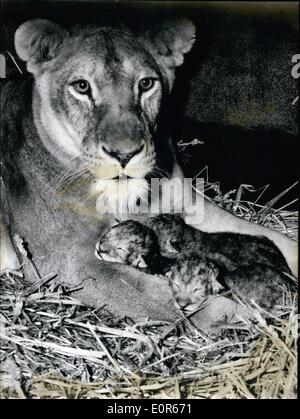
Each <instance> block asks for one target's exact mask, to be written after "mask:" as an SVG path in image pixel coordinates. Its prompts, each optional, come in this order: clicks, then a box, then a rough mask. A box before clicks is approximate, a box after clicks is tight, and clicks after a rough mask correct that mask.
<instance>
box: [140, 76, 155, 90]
mask: <svg viewBox="0 0 300 419" xmlns="http://www.w3.org/2000/svg"><path fill="white" fill-rule="evenodd" d="M154 82H155V80H154V79H152V78H151V77H145V78H144V79H141V80H140V82H139V89H140V91H141V92H147V90H150V89H152V87H153V86H154Z"/></svg>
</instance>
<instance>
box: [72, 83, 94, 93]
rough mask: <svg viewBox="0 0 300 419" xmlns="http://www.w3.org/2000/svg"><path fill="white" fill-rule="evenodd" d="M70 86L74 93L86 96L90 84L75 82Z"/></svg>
mask: <svg viewBox="0 0 300 419" xmlns="http://www.w3.org/2000/svg"><path fill="white" fill-rule="evenodd" d="M72 85H73V87H74V89H75V90H76V92H77V93H80V94H81V95H86V94H87V93H88V92H89V91H90V84H89V82H88V81H86V80H78V81H75V82H74V83H73V84H72Z"/></svg>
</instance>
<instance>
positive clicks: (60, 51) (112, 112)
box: [1, 19, 297, 321]
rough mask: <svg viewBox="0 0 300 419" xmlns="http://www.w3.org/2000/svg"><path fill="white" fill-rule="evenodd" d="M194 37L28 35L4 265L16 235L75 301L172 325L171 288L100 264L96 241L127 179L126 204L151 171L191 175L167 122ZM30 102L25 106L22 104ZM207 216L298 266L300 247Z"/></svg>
mask: <svg viewBox="0 0 300 419" xmlns="http://www.w3.org/2000/svg"><path fill="white" fill-rule="evenodd" d="M194 41H195V28H194V25H193V24H192V23H191V22H190V21H188V20H182V21H174V22H165V23H164V24H162V25H161V26H160V27H159V28H154V29H153V30H148V31H147V32H145V33H143V34H133V33H132V32H130V31H129V30H128V29H125V28H124V27H102V26H77V27H75V28H73V29H72V30H67V29H64V28H62V27H60V26H58V25H57V24H55V23H53V22H50V21H48V20H43V19H34V20H30V21H27V22H26V23H24V24H22V25H21V26H20V27H19V28H18V30H17V31H16V34H15V48H16V52H17V54H18V56H19V57H20V58H21V59H22V60H24V61H26V63H27V69H28V72H30V73H32V75H33V78H34V82H33V85H32V87H31V84H30V85H29V87H28V84H26V86H25V85H23V86H22V88H21V87H20V88H19V90H16V89H15V91H14V93H13V94H12V93H11V91H9V90H8V91H7V92H6V93H5V92H4V98H5V100H3V101H2V103H5V109H4V112H5V119H4V127H3V138H2V144H3V147H2V155H3V164H2V166H1V167H2V177H3V180H4V184H5V191H4V192H3V193H2V194H1V195H2V196H3V197H4V203H3V204H2V205H3V206H4V207H5V210H6V214H5V216H4V221H5V223H6V226H5V227H3V235H2V236H3V237H2V245H1V251H2V256H6V257H7V258H8V259H6V261H5V260H2V267H8V266H9V264H10V261H11V263H12V264H14V263H15V262H16V259H15V256H14V253H13V252H12V250H13V247H12V244H11V243H9V240H8V235H7V234H5V232H6V231H8V233H9V234H14V233H18V234H20V235H21V236H22V237H24V239H25V240H26V241H27V242H28V243H29V247H30V250H31V252H32V254H33V255H34V258H35V261H36V265H37V266H38V269H39V272H40V274H41V275H45V274H49V273H51V272H53V273H57V274H58V275H59V277H60V278H61V281H63V282H66V283H68V284H73V285H75V286H77V285H79V284H81V285H82V289H81V290H79V291H78V292H77V295H78V297H79V298H80V299H81V301H83V302H84V303H87V304H89V305H92V306H97V307H100V306H104V305H107V306H108V308H109V309H110V310H111V311H112V312H113V313H115V314H117V315H122V316H123V315H127V316H131V317H133V318H135V319H136V318H141V317H142V316H150V317H152V318H159V319H168V320H170V319H174V317H175V316H176V311H175V309H174V308H173V303H172V296H171V291H170V290H169V287H168V284H167V283H162V281H161V280H160V279H159V278H156V277H154V276H150V275H147V274H145V273H141V272H139V271H137V270H135V269H134V268H131V267H125V266H120V265H117V264H113V263H109V262H104V261H99V260H98V259H96V258H95V256H94V246H95V243H96V241H97V239H98V237H99V235H100V233H101V232H102V231H103V230H104V229H106V228H107V227H108V226H109V225H110V223H111V220H112V218H114V217H113V215H107V216H103V215H102V211H100V209H101V208H102V206H105V205H113V204H114V203H113V202H111V200H110V198H111V194H112V192H113V190H114V189H116V188H117V186H118V185H119V182H122V178H123V177H124V176H126V177H127V178H128V179H129V182H128V188H124V190H123V192H122V193H121V195H119V199H120V200H123V201H124V203H125V204H126V203H127V202H129V201H130V202H132V201H136V200H137V199H139V198H143V196H144V194H145V191H147V188H148V182H149V179H150V178H151V177H153V176H156V177H158V176H159V174H163V175H166V176H168V177H170V178H172V177H182V176H183V175H182V172H181V169H180V167H179V165H178V163H177V161H176V157H175V152H174V147H173V143H172V140H171V139H170V138H169V137H168V136H167V132H166V130H165V127H164V126H163V124H161V123H160V122H161V118H162V115H163V114H162V112H165V111H166V109H165V107H164V106H163V104H164V102H165V101H166V98H167V95H168V93H169V92H170V91H171V88H172V85H173V82H174V77H175V69H176V67H178V66H180V65H181V64H182V63H183V58H184V54H185V53H187V52H188V51H189V50H190V49H191V47H192V45H193V43H194ZM7 88H8V87H7ZM27 89H29V91H30V95H29V98H30V99H28V96H26V94H25V93H24V92H26V91H27ZM31 89H32V90H31ZM31 91H32V94H31ZM5 95H7V96H6V97H5ZM24 97H26V98H25V99H24ZM31 98H32V99H31ZM23 99H24V100H23ZM27 99H28V100H27ZM24 101H25V105H24V107H22V106H21V108H20V106H19V107H18V106H17V108H16V107H15V103H17V104H19V103H24ZM3 115H4V114H3ZM120 185H121V191H122V183H120ZM204 210H205V211H204V220H203V221H202V222H201V224H199V225H198V227H200V226H201V229H202V230H205V231H232V232H235V231H237V232H240V233H242V232H243V233H248V234H260V235H261V234H262V235H265V236H268V237H269V238H270V239H271V240H273V241H274V242H275V243H276V245H277V246H278V247H279V248H280V250H281V251H282V252H283V254H284V255H285V257H286V259H287V261H288V263H289V265H290V267H291V269H292V270H293V271H294V272H295V271H296V258H297V253H296V243H294V242H292V241H291V240H288V239H287V238H286V237H284V236H282V235H280V234H278V233H276V232H274V231H271V230H268V229H265V228H262V227H259V226H257V225H254V224H251V223H248V222H246V221H242V220H241V219H239V218H236V217H235V216H233V215H231V214H229V213H227V212H225V211H223V210H221V209H219V208H217V207H216V206H214V205H212V204H210V203H209V202H205V208H204ZM194 225H195V226H197V223H194ZM4 244H5V247H4ZM2 259H3V258H2ZM25 269H27V270H29V269H30V267H29V266H28V267H27V268H26V267H25ZM30 276H31V277H33V278H35V277H34V275H32V274H31V273H30V272H28V275H27V278H30ZM217 309H218V310H219V307H218V308H217ZM199 321H200V320H199Z"/></svg>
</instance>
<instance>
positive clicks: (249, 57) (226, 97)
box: [0, 0, 299, 206]
mask: <svg viewBox="0 0 300 419" xmlns="http://www.w3.org/2000/svg"><path fill="white" fill-rule="evenodd" d="M1 8H2V9H1V21H2V30H1V45H0V48H1V51H2V52H3V51H5V50H9V51H10V52H12V53H13V54H14V56H15V53H14V48H13V34H14V31H15V29H16V28H17V27H18V25H19V24H21V23H22V22H24V21H26V20H27V19H30V18H34V17H44V18H48V19H52V20H54V21H56V22H57V23H60V24H62V25H65V26H68V25H72V24H74V23H78V22H84V21H87V22H90V21H99V22H104V23H118V22H120V21H121V22H124V23H126V24H128V25H129V26H131V27H132V28H133V29H134V30H140V29H143V28H145V27H147V26H151V25H153V24H155V23H157V22H159V20H160V19H163V18H166V17H167V18H169V17H172V16H187V17H190V18H191V19H192V20H193V21H194V23H195V24H196V27H197V42H196V44H195V46H194V48H193V50H192V52H191V53H190V54H189V55H188V56H187V57H186V62H185V65H184V66H183V67H182V68H180V69H178V74H177V81H176V84H175V88H174V92H173V98H172V101H171V103H172V108H170V115H172V130H173V135H174V138H175V139H176V140H177V141H180V140H184V141H189V140H192V139H193V138H198V139H200V140H201V141H203V142H204V144H202V145H199V146H196V147H193V148H189V149H188V150H187V151H186V154H185V155H184V156H183V154H182V153H181V156H183V157H184V158H183V165H184V168H185V172H186V175H187V176H195V175H196V174H197V173H198V172H199V171H200V170H201V169H202V168H203V167H205V166H208V167H209V178H210V180H211V181H220V183H221V189H222V191H223V192H226V191H228V190H230V189H232V188H236V187H238V186H239V185H240V184H241V183H246V184H252V185H253V186H254V187H256V188H259V187H261V186H263V185H265V184H270V187H269V189H268V191H267V192H266V193H265V195H264V196H265V198H264V200H265V201H267V200H269V199H271V198H273V197H274V196H275V195H276V194H278V193H279V192H281V191H282V190H284V189H286V188H287V187H288V186H290V185H291V184H292V183H294V182H295V180H297V179H298V177H299V170H298V167H299V164H298V159H299V157H298V146H297V144H298V138H297V134H298V103H299V102H297V104H296V105H294V106H293V105H292V102H293V100H294V99H295V97H296V96H297V95H298V91H297V81H296V80H294V79H293V78H292V77H291V68H292V65H293V64H292V62H291V58H292V56H293V55H294V54H296V53H298V52H299V51H298V5H297V3H296V2H295V3H285V2H278V3H272V4H271V3H267V2H262V3H255V4H253V3H252V4H251V2H249V3H245V2H244V3H238V2H230V3H229V2H196V1H193V2H174V1H172V2H171V1H169V2H143V1H131V2H121V1H117V2H116V1H115V2H112V1H105V2H103V1H101V2H100V1H96V0H94V1H84V2H82V1H58V0H56V1H41V0H39V1H25V0H19V1H14V0H2V3H1ZM15 58H17V57H16V56H15ZM18 64H19V65H20V66H21V68H22V69H23V70H24V64H23V63H22V62H20V61H18ZM7 75H8V78H18V77H20V75H19V73H18V71H17V70H16V69H15V67H14V66H12V65H10V64H9V62H8V73H7ZM25 76H26V75H25ZM296 192H297V191H296V190H295V189H294V190H292V191H291V192H289V194H288V195H286V196H285V197H284V198H283V199H282V200H281V201H280V202H279V203H278V205H279V206H281V205H283V204H284V203H286V202H289V201H291V200H292V199H294V198H295V196H296Z"/></svg>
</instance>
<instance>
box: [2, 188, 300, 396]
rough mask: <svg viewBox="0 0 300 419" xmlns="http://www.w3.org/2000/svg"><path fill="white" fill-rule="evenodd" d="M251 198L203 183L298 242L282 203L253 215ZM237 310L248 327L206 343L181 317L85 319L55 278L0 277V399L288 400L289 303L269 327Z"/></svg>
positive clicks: (221, 200) (215, 196) (293, 356)
mask: <svg viewBox="0 0 300 419" xmlns="http://www.w3.org/2000/svg"><path fill="white" fill-rule="evenodd" d="M287 191H288V189H287ZM287 191H284V193H286V192H287ZM258 192H259V193H257V191H255V190H254V189H253V188H252V187H250V186H249V185H241V187H240V188H238V190H235V191H230V192H229V193H227V194H222V193H221V191H220V187H219V185H218V184H215V183H210V182H209V181H208V180H207V181H206V194H207V195H208V196H210V199H212V200H213V201H214V202H215V203H217V204H218V205H220V206H222V207H223V208H226V209H230V210H232V211H233V212H235V213H236V214H237V215H238V216H241V217H245V218H247V219H249V220H252V221H253V222H258V223H261V224H265V225H269V226H270V227H272V228H275V229H278V230H279V231H281V232H283V233H285V234H287V235H288V236H290V237H292V238H297V223H298V220H297V215H298V214H297V212H295V211H289V210H288V207H287V206H285V207H284V208H280V209H277V210H276V209H274V204H275V203H277V201H278V200H279V199H280V198H281V196H282V195H283V194H284V193H283V194H280V196H278V197H276V198H274V200H272V201H271V202H269V203H268V204H264V205H261V204H260V201H261V199H262V198H261V195H262V193H261V192H263V189H262V190H261V191H258ZM253 196H256V198H255V199H253ZM257 197H258V199H257ZM277 208H278V205H277ZM24 263H32V261H31V260H30V259H29V258H28V257H27V258H26V257H25V256H24ZM236 298H239V297H238V296H236ZM240 302H241V304H243V305H244V306H245V307H246V308H247V310H250V311H251V314H252V319H251V320H247V321H242V320H241V321H240V322H239V323H236V324H224V325H223V326H222V329H221V331H220V332H219V333H217V335H216V336H215V337H213V338H211V337H208V336H206V335H204V334H202V333H201V331H198V330H196V329H195V328H194V327H193V326H192V325H191V324H190V323H189V320H188V319H187V318H184V317H183V318H182V319H179V320H178V321H177V322H175V323H174V324H168V323H164V322H153V321H150V320H148V321H147V320H145V321H143V322H141V323H133V322H132V321H131V320H130V319H126V318H125V319H121V318H116V317H113V316H112V315H110V313H109V312H108V311H106V310H104V309H102V310H92V309H89V308H87V307H85V306H83V305H81V304H80V302H79V301H77V300H76V299H74V298H73V297H72V290H71V289H67V288H64V287H62V286H61V285H60V284H59V281H58V280H57V277H56V273H49V275H48V276H47V277H45V278H41V279H38V276H37V279H36V282H35V283H34V285H32V283H31V284H30V285H29V284H26V282H24V280H23V279H22V278H21V272H2V273H1V276H0V369H1V375H0V398H48V399H56V398H62V399H63V398H99V399H100V398H115V397H117V398H156V399H159V398H228V399H231V398H234V399H239V398H245V399H257V398H258V399H259V398H276V399H277V398H294V397H295V394H296V384H297V349H296V344H297V332H298V330H297V327H298V326H297V296H296V295H291V294H289V295H285V296H284V297H283V301H282V305H281V306H280V307H278V309H277V312H276V314H275V315H273V316H272V317H271V318H266V313H265V312H264V311H263V310H262V309H261V308H260V307H258V306H257V305H256V304H255V302H252V303H247V302H245V301H242V300H240Z"/></svg>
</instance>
